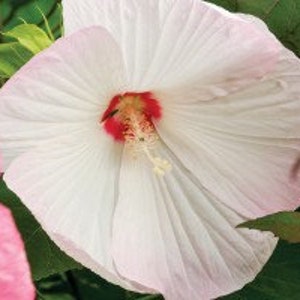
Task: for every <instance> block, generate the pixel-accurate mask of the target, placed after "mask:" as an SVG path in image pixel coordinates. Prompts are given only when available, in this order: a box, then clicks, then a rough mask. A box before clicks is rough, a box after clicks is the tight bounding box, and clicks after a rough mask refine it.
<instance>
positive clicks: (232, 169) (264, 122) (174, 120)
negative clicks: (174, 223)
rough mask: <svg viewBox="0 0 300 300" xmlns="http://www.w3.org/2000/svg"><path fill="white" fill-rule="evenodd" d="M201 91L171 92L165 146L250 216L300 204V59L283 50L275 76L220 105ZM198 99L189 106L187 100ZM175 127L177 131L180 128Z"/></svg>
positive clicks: (162, 127)
mask: <svg viewBox="0 0 300 300" xmlns="http://www.w3.org/2000/svg"><path fill="white" fill-rule="evenodd" d="M197 90H198V87H197V86H193V87H190V90H189V91H193V93H188V90H186V89H182V90H181V91H180V90H179V89H178V90H177V94H176V95H175V94H174V92H173V91H171V90H170V91H166V90H165V91H163V92H162V93H161V94H160V95H159V97H160V98H161V99H162V102H168V105H165V106H164V118H163V119H162V121H161V122H160V123H159V124H157V129H158V131H159V133H160V136H161V138H162V139H163V141H164V142H165V143H166V144H167V145H168V147H170V149H172V151H173V152H174V154H175V155H176V156H177V157H178V158H179V160H180V161H181V162H182V163H183V165H184V166H185V167H186V168H187V169H188V170H189V171H190V172H192V173H193V174H194V175H195V176H196V177H197V179H198V180H199V181H200V182H201V183H202V184H203V186H204V187H205V188H206V189H208V190H209V191H211V192H214V194H215V195H216V196H217V197H218V198H219V199H220V201H221V202H222V203H224V204H225V205H227V206H228V207H230V208H232V209H234V210H236V211H237V212H238V213H240V214H242V215H243V216H245V217H247V218H256V217H259V216H263V215H266V214H270V213H274V212H277V211H281V210H293V209H296V208H297V207H298V206H299V205H300V200H299V199H300V178H299V177H298V178H292V169H293V166H294V164H295V162H296V161H297V159H298V158H299V153H300V131H299V128H300V118H299V115H300V61H299V59H298V58H297V57H296V56H295V55H294V54H293V53H292V52H290V51H289V50H287V49H284V48H283V47H282V50H281V56H280V60H279V62H278V64H277V66H276V68H275V70H274V71H273V72H270V73H269V74H267V75H266V76H265V77H264V78H263V79H261V80H257V81H255V82H253V83H251V85H250V86H248V87H247V88H244V89H243V90H240V91H238V92H235V93H231V94H229V95H228V96H223V97H222V96H220V97H218V98H216V99H215V100H214V101H210V102H201V101H200V99H199V97H198V96H197ZM187 95H188V96H189V97H190V99H191V101H190V103H189V104H186V102H185V97H186V96H187ZM174 129H175V130H174Z"/></svg>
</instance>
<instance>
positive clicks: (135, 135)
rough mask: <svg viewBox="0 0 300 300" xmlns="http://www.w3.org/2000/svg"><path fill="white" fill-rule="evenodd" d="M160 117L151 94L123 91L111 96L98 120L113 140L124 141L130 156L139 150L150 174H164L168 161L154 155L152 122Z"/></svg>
mask: <svg viewBox="0 0 300 300" xmlns="http://www.w3.org/2000/svg"><path fill="white" fill-rule="evenodd" d="M161 117H162V108H161V106H160V104H159V102H158V101H157V100H156V99H155V97H154V96H153V94H152V93H150V92H143V93H134V92H131V93H124V94H119V95H116V96H114V97H113V98H112V99H111V101H110V103H109V105H108V108H107V109H106V111H105V112H104V114H103V116H102V118H101V120H100V123H101V125H102V126H103V127H104V130H105V131H106V133H107V134H108V135H110V136H111V137H112V138H113V139H114V140H115V141H116V142H119V143H124V144H125V146H126V148H128V149H129V151H130V152H131V153H132V155H133V156H134V157H137V156H138V155H139V154H141V153H143V154H144V155H145V156H146V158H147V159H148V160H149V161H150V162H151V164H152V165H153V171H154V173H156V174H158V175H164V174H165V173H166V172H167V171H169V170H170V169H171V165H170V163H169V162H168V161H167V160H165V159H162V158H160V157H158V156H156V155H155V148H156V145H157V142H158V141H159V136H158V133H157V131H156V129H155V126H154V121H159V120H160V119H161Z"/></svg>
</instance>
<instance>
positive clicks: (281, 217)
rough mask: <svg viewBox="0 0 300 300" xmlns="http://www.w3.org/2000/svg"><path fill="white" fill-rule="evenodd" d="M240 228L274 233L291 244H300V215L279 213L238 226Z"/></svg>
mask: <svg viewBox="0 0 300 300" xmlns="http://www.w3.org/2000/svg"><path fill="white" fill-rule="evenodd" d="M238 227H239V228H250V229H258V230H262V231H272V232H273V233H274V234H275V235H276V236H278V237H280V238H281V239H283V240H286V241H289V242H291V243H300V213H299V212H279V213H276V214H273V215H269V216H265V217H263V218H259V219H255V220H251V221H248V222H245V223H242V224H240V225H238Z"/></svg>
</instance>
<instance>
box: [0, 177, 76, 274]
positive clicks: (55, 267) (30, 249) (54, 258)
mask: <svg viewBox="0 0 300 300" xmlns="http://www.w3.org/2000/svg"><path fill="white" fill-rule="evenodd" d="M0 202H2V203H3V204H5V205H6V206H8V207H9V208H10V209H11V211H12V213H13V215H14V218H15V220H16V223H17V226H18V228H19V230H20V232H21V234H22V237H23V240H24V243H25V248H26V252H27V256H28V260H29V263H30V266H31V271H32V275H33V278H34V280H39V279H41V278H44V277H47V276H49V275H51V274H55V273H59V272H64V271H67V270H70V269H75V268H81V265H79V264H78V263H77V262H75V261H74V260H73V259H72V258H70V257H69V256H67V255H66V254H65V253H64V252H62V251H61V250H60V249H59V248H58V247H57V246H56V245H55V244H54V243H53V242H52V241H51V240H50V239H49V237H48V236H47V234H46V233H45V231H44V230H43V229H42V228H41V226H40V224H39V223H38V222H37V221H36V220H35V218H34V217H33V216H32V214H31V213H30V212H29V210H28V209H27V208H25V206H24V205H23V204H22V203H21V201H20V200H19V199H18V198H17V196H16V195H15V194H14V193H13V192H11V191H10V190H9V189H8V188H7V187H6V185H5V183H4V181H3V180H2V179H1V181H0Z"/></svg>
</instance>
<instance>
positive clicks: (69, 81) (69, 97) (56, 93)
mask: <svg viewBox="0 0 300 300" xmlns="http://www.w3.org/2000/svg"><path fill="white" fill-rule="evenodd" d="M123 70H124V68H123V63H122V58H121V54H120V50H119V48H118V46H117V45H116V43H115V42H114V40H113V39H112V37H111V36H110V35H109V34H108V33H107V32H106V31H105V30H104V29H102V28H99V27H94V28H89V29H84V30H82V31H79V32H77V33H75V34H74V35H71V36H69V37H66V38H63V39H60V40H58V41H57V42H56V43H54V45H53V46H51V47H50V48H48V49H46V50H45V51H43V52H42V53H40V54H38V55H37V56H35V57H34V58H33V59H32V60H31V61H30V62H29V63H27V64H26V65H25V66H24V67H23V68H21V69H20V71H19V72H17V74H16V75H14V76H13V77H12V78H11V79H10V80H9V81H8V82H7V84H6V85H5V86H4V87H3V88H2V89H1V91H0V149H1V151H2V155H3V159H4V169H6V168H7V166H8V165H9V163H10V162H11V161H12V160H13V159H14V158H15V157H17V156H18V155H19V154H21V153H23V152H25V151H27V150H29V149H31V148H32V147H33V146H36V145H38V144H40V143H43V142H48V141H49V140H51V139H53V138H56V137H57V136H63V135H71V134H76V133H80V132H81V133H82V132H85V131H88V130H90V128H93V127H94V125H95V124H97V122H99V118H100V117H101V113H102V112H103V110H104V109H105V106H106V105H107V103H108V102H109V100H110V98H111V97H112V96H113V95H114V94H115V93H118V92H120V87H121V86H122V85H123V84H124V80H123V79H124V77H123Z"/></svg>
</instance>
